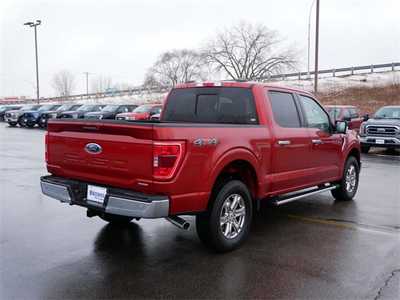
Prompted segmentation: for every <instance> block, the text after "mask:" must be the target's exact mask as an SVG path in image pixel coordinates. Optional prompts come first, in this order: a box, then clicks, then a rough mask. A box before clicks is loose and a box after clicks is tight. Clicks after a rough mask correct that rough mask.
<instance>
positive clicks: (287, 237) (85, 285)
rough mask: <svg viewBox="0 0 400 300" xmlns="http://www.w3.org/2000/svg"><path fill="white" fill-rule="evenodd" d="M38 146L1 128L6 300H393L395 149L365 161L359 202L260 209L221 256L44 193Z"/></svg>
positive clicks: (160, 228) (189, 235)
mask: <svg viewBox="0 0 400 300" xmlns="http://www.w3.org/2000/svg"><path fill="white" fill-rule="evenodd" d="M43 142H44V131H42V130H39V129H23V128H9V127H8V125H7V124H5V123H0V170H1V172H0V188H1V191H0V298H1V299H39V298H40V299H46V298H47V299H48V298H51V299H61V298H62V299H71V298H81V299H89V298H207V299H214V298H279V299H294V298H296V299H354V298H362V299H396V298H397V299H398V298H399V295H400V290H399V287H400V152H386V151H383V150H378V151H376V150H375V151H372V152H371V154H368V155H365V156H363V157H362V162H363V167H362V173H361V179H360V187H359V191H358V194H357V196H356V199H355V201H352V202H349V203H344V202H335V201H334V200H333V198H332V197H331V196H330V194H329V193H327V194H322V195H318V196H312V197H309V198H307V199H303V200H300V201H298V202H294V203H291V204H287V205H285V206H282V207H280V208H271V207H263V208H262V210H261V212H259V213H257V214H256V216H255V221H254V224H253V227H252V233H251V236H250V239H249V240H248V241H247V243H246V244H245V245H244V246H243V247H242V248H240V249H239V250H237V251H235V252H232V253H228V254H223V255H221V254H215V253H212V252H210V251H209V250H208V249H206V248H205V247H204V246H203V244H201V242H200V241H199V240H198V238H197V235H196V232H195V228H194V227H193V226H192V228H191V229H190V230H189V231H182V230H180V229H178V228H176V227H174V226H173V225H171V224H170V223H168V222H166V221H165V220H140V221H138V222H132V223H131V224H130V225H128V226H125V227H118V226H111V225H107V224H106V223H105V222H104V221H102V220H100V219H98V218H91V219H89V218H87V217H86V212H85V210H84V209H83V208H80V207H75V206H73V207H68V206H67V205H65V204H61V203H59V202H57V201H55V200H53V199H50V198H47V197H45V196H42V195H41V192H40V186H39V177H40V176H41V175H43V174H46V170H45V167H44V144H43ZM188 219H189V220H190V221H191V223H192V224H193V218H191V217H189V218H188Z"/></svg>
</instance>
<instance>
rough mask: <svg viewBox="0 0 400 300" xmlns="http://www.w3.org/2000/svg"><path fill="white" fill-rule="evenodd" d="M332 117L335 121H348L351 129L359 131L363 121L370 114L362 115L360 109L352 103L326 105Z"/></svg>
mask: <svg viewBox="0 0 400 300" xmlns="http://www.w3.org/2000/svg"><path fill="white" fill-rule="evenodd" d="M325 108H326V110H327V111H328V113H329V115H330V117H331V118H332V120H333V121H334V122H336V121H346V122H347V123H348V126H349V129H352V130H355V131H357V132H358V131H359V130H360V126H361V123H362V122H363V121H365V120H366V119H367V118H368V115H365V116H361V114H360V110H359V109H358V108H357V107H356V106H351V105H326V106H325Z"/></svg>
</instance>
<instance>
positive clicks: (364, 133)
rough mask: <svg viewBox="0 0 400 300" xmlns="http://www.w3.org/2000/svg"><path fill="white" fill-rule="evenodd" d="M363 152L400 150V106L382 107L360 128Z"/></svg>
mask: <svg viewBox="0 0 400 300" xmlns="http://www.w3.org/2000/svg"><path fill="white" fill-rule="evenodd" d="M360 142H361V152H363V153H368V151H369V149H370V148H371V147H380V148H387V149H390V148H392V149H394V148H400V105H392V106H384V107H381V108H380V109H379V110H378V111H377V112H376V113H375V115H374V116H373V118H371V119H369V120H368V121H367V122H364V123H362V124H361V128H360Z"/></svg>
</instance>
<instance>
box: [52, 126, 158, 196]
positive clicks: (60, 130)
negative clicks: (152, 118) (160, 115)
mask: <svg viewBox="0 0 400 300" xmlns="http://www.w3.org/2000/svg"><path fill="white" fill-rule="evenodd" d="M46 138H47V143H46V145H47V149H46V151H47V168H48V171H49V172H50V173H52V174H54V175H58V176H63V177H66V178H75V179H80V180H84V181H87V182H96V183H98V184H104V185H110V186H116V187H123V188H129V189H135V190H146V189H147V188H150V185H151V182H152V159H153V158H152V142H153V141H152V138H153V125H152V124H151V123H136V124H135V123H130V124H122V123H115V122H104V121H103V122H101V123H100V122H87V121H58V120H57V121H52V122H49V125H48V135H47V137H46Z"/></svg>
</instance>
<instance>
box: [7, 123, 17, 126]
mask: <svg viewBox="0 0 400 300" xmlns="http://www.w3.org/2000/svg"><path fill="white" fill-rule="evenodd" d="M8 125H9V126H10V127H15V126H17V123H15V122H8Z"/></svg>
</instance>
